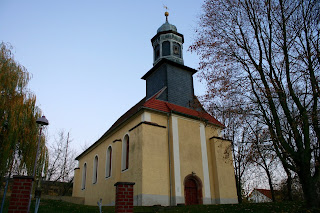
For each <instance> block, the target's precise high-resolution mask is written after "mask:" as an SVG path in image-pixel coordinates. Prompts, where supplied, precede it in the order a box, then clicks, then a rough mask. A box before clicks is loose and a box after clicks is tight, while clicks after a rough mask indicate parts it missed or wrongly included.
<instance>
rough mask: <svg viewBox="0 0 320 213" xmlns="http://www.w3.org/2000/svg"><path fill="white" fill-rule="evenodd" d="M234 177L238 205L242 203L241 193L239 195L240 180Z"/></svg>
mask: <svg viewBox="0 0 320 213" xmlns="http://www.w3.org/2000/svg"><path fill="white" fill-rule="evenodd" d="M235 177H236V187H237V195H238V203H242V193H241V191H242V190H241V181H240V178H239V177H238V176H237V175H235Z"/></svg>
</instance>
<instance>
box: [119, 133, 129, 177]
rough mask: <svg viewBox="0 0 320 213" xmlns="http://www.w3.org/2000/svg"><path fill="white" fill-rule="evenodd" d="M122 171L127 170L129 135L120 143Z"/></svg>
mask: <svg viewBox="0 0 320 213" xmlns="http://www.w3.org/2000/svg"><path fill="white" fill-rule="evenodd" d="M121 168H122V171H124V170H126V169H128V168H129V135H126V136H124V140H123V141H122V162H121Z"/></svg>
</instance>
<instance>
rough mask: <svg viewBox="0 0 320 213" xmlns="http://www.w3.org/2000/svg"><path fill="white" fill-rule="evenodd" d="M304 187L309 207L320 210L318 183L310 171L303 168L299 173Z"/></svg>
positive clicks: (304, 194)
mask: <svg viewBox="0 0 320 213" xmlns="http://www.w3.org/2000/svg"><path fill="white" fill-rule="evenodd" d="M298 176H299V178H300V183H301V185H302V190H303V196H304V199H305V201H306V205H307V206H308V207H313V208H319V207H320V202H319V198H318V194H317V188H316V181H315V180H314V178H312V176H311V173H310V169H309V170H308V168H304V167H302V169H301V171H299V172H298Z"/></svg>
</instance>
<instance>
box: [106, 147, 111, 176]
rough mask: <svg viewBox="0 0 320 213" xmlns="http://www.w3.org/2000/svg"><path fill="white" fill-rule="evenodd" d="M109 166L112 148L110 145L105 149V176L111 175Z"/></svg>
mask: <svg viewBox="0 0 320 213" xmlns="http://www.w3.org/2000/svg"><path fill="white" fill-rule="evenodd" d="M111 167H112V148H111V146H109V147H108V149H107V162H106V177H107V178H108V177H111Z"/></svg>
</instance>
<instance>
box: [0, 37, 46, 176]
mask: <svg viewBox="0 0 320 213" xmlns="http://www.w3.org/2000/svg"><path fill="white" fill-rule="evenodd" d="M11 49H12V48H11V47H10V46H9V45H7V44H4V43H1V44H0V96H1V98H0V177H3V176H5V175H7V174H22V173H23V174H27V175H31V174H32V169H33V164H34V158H35V153H36V147H37V146H36V145H37V141H38V140H37V137H38V127H37V124H36V119H37V118H38V117H40V114H41V112H40V109H39V108H38V107H37V106H36V96H35V95H34V94H32V93H31V92H30V91H28V89H27V84H28V82H29V80H30V74H29V73H28V71H27V70H26V69H25V68H24V67H23V66H21V65H20V64H19V63H18V62H16V61H15V60H14V57H13V54H12V52H11ZM44 142H45V140H44V138H42V140H41V150H42V152H41V153H42V154H41V155H42V156H43V155H45V152H46V148H45V143H44ZM42 158H43V157H42ZM42 163H43V162H42ZM39 166H41V165H39Z"/></svg>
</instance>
